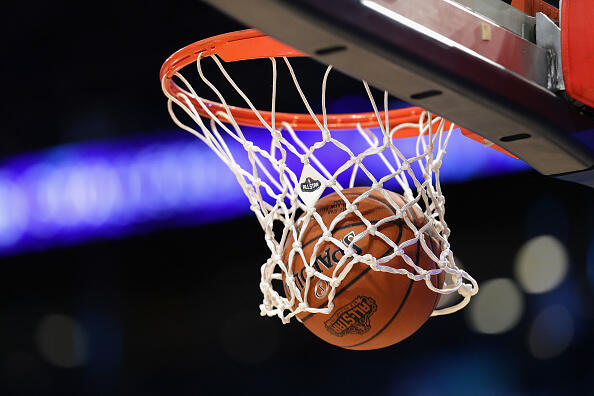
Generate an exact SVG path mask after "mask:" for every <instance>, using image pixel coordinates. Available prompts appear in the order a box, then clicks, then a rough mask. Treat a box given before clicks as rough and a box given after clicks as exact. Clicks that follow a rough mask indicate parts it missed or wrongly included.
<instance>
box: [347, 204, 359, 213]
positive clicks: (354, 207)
mask: <svg viewBox="0 0 594 396" xmlns="http://www.w3.org/2000/svg"><path fill="white" fill-rule="evenodd" d="M346 210H347V211H348V212H354V211H356V210H357V204H354V203H349V204H347V205H346Z"/></svg>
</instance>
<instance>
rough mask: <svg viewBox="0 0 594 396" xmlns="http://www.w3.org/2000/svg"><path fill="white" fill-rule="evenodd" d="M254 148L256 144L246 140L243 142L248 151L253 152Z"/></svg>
mask: <svg viewBox="0 0 594 396" xmlns="http://www.w3.org/2000/svg"><path fill="white" fill-rule="evenodd" d="M253 147H254V143H253V142H252V141H250V140H246V141H245V142H243V148H244V149H246V150H247V151H252V149H253Z"/></svg>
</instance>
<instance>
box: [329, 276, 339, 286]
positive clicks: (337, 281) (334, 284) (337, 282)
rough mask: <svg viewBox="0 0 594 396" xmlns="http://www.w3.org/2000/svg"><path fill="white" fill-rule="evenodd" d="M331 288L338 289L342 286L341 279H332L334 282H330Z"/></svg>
mask: <svg viewBox="0 0 594 396" xmlns="http://www.w3.org/2000/svg"><path fill="white" fill-rule="evenodd" d="M330 286H332V287H334V288H336V287H338V286H340V279H336V278H335V279H332V280H331V281H330Z"/></svg>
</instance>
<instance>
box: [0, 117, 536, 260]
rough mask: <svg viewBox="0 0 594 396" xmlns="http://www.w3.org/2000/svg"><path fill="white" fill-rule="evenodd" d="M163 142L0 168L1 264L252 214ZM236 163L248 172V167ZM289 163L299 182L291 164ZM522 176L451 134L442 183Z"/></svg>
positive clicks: (227, 184) (207, 162)
mask: <svg viewBox="0 0 594 396" xmlns="http://www.w3.org/2000/svg"><path fill="white" fill-rule="evenodd" d="M165 136H166V137H163V135H158V136H155V135H153V136H147V137H144V138H142V139H140V138H138V139H132V140H128V141H115V142H103V143H87V144H80V145H69V146H63V147H57V148H54V149H50V150H47V151H44V152H39V153H33V154H28V155H22V156H19V157H16V158H13V159H10V160H7V161H4V163H2V164H1V165H0V255H6V254H13V253H17V252H20V251H25V250H38V249H43V248H46V247H50V246H60V245H68V244H72V243H79V242H82V241H85V240H89V239H96V238H117V237H121V236H124V235H130V234H135V233H142V232H147V231H150V230H152V229H156V228H161V227H172V226H179V225H199V224H207V223H211V222H215V221H220V220H224V219H230V218H234V217H236V216H239V215H243V214H247V213H248V212H249V204H248V201H247V199H246V198H245V196H244V194H243V192H242V191H241V188H240V187H239V185H238V183H237V180H236V179H235V176H234V175H233V174H232V172H231V171H230V170H229V169H227V167H226V165H225V164H224V163H222V162H221V161H220V160H219V159H218V158H217V157H216V155H215V154H214V153H212V152H211V151H210V149H209V148H208V147H206V146H205V145H204V144H202V143H201V142H200V141H198V140H197V139H196V138H194V137H192V136H190V135H182V134H181V133H180V132H179V131H175V132H168V133H167V134H166V135H165ZM246 136H247V137H248V139H250V140H252V141H254V143H256V144H258V145H261V146H262V147H267V143H268V142H269V141H270V138H269V135H268V134H267V133H265V132H263V131H262V130H260V129H255V128H251V129H250V128H248V129H246ZM336 136H337V138H339V139H340V140H341V141H343V142H345V143H347V144H352V145H353V146H352V147H354V148H355V149H354V150H355V152H357V148H359V149H362V148H363V147H362V146H361V138H360V137H359V136H357V133H356V132H353V131H344V132H337V135H336ZM310 139H311V140H312V141H314V140H319V136H318V134H316V133H312V134H311V137H308V138H306V139H304V140H307V141H309V140H310ZM414 144H415V139H414V138H410V139H401V140H399V146H400V147H402V148H403V150H404V151H407V152H408V151H411V150H414ZM357 145H359V146H360V147H357ZM230 148H231V151H232V152H234V153H235V152H237V153H239V152H241V151H242V150H243V148H242V147H240V146H239V145H238V144H235V143H234V144H230ZM327 150H328V151H327V152H324V153H323V155H321V156H320V158H321V159H322V160H323V161H324V163H325V164H326V165H327V167H328V168H329V169H330V170H331V171H332V170H335V169H337V168H338V167H339V166H340V165H341V164H342V162H343V161H344V159H345V158H344V154H341V153H340V151H337V149H336V148H332V147H328V148H327ZM238 157H240V156H238ZM238 161H239V162H240V163H241V164H242V165H244V164H245V161H246V160H245V158H242V159H238ZM374 161H375V160H370V162H369V163H368V164H366V166H367V167H368V168H369V169H370V170H371V171H372V172H374V173H375V172H380V173H381V172H384V173H383V174H385V171H386V169H385V167H384V166H383V165H382V164H381V163H380V161H377V162H374ZM287 163H288V164H289V166H290V167H291V168H292V169H294V170H296V173H297V174H299V171H300V168H301V164H300V163H299V161H298V159H297V158H296V157H294V158H289V160H288V161H287ZM527 168H528V167H527V166H526V165H525V164H524V163H523V162H521V161H519V160H514V159H512V158H510V157H507V156H505V155H503V154H501V153H499V152H497V151H495V150H492V149H489V148H486V147H482V146H481V145H480V144H478V143H476V142H474V141H471V140H469V139H467V138H465V137H463V136H461V134H459V133H455V134H454V136H453V137H452V139H451V141H450V144H449V146H448V154H447V156H446V160H445V162H444V165H443V167H442V181H444V182H448V181H449V182H461V181H465V180H469V179H473V178H477V177H483V176H491V175H495V174H501V173H507V172H512V171H518V170H521V169H527ZM250 169H251V168H250ZM346 177H347V176H346V175H345V178H346ZM359 179H360V178H359V177H358V179H357V181H358V182H359V183H360V184H362V185H365V184H366V183H365V180H363V179H364V178H363V179H361V180H359ZM340 181H345V180H344V179H343V180H340ZM387 187H389V188H390V186H387Z"/></svg>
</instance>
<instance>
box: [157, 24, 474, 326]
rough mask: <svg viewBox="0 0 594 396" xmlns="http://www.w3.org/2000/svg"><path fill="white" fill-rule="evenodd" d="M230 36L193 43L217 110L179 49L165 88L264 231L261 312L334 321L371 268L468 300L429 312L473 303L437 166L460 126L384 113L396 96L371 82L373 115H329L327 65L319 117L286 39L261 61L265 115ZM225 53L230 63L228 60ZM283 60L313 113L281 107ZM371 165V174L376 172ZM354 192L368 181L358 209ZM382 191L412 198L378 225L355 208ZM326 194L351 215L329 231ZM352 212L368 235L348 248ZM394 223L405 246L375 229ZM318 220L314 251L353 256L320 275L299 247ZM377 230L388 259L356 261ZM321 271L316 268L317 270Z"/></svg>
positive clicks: (413, 112)
mask: <svg viewBox="0 0 594 396" xmlns="http://www.w3.org/2000/svg"><path fill="white" fill-rule="evenodd" d="M246 32H252V33H253V34H256V33H258V34H259V36H257V37H266V36H263V35H262V34H261V33H259V32H257V31H253V30H250V31H242V32H236V33H234V34H240V33H246ZM254 32H255V33H254ZM226 36H227V35H222V36H217V37H214V38H211V39H209V40H210V41H208V40H203V41H202V42H198V43H195V44H194V45H195V46H196V45H197V44H200V45H198V46H196V47H194V48H192V49H190V52H191V53H192V54H193V60H194V59H195V62H194V63H195V66H196V68H197V72H198V75H199V77H200V79H201V80H202V82H203V83H204V84H205V85H206V86H208V87H209V88H210V90H211V91H212V93H214V94H215V95H216V96H217V97H218V100H219V102H218V103H217V102H213V101H208V100H206V99H203V98H201V97H200V96H199V95H198V94H197V93H196V91H195V90H194V88H193V87H192V85H191V84H190V82H189V81H188V80H187V79H186V78H185V77H184V76H183V75H182V74H181V73H180V72H179V70H180V69H181V68H182V67H183V66H185V65H186V64H189V62H190V61H188V60H187V59H186V58H187V57H188V56H187V55H184V54H183V53H180V52H181V51H178V53H176V55H174V56H172V57H171V58H170V59H169V60H168V61H167V62H166V63H165V65H164V66H163V68H162V70H161V81H162V87H163V91H164V93H165V95H166V96H167V97H168V110H169V113H170V115H171V117H172V119H173V121H174V122H175V123H176V124H177V125H178V126H179V127H180V128H182V129H184V130H186V131H188V132H190V133H192V134H193V135H195V136H196V137H198V138H199V139H200V140H202V141H203V142H204V143H205V144H206V145H207V146H208V147H210V148H211V149H212V150H213V151H214V152H215V153H216V155H217V156H218V157H219V158H220V159H221V160H222V161H223V162H224V163H225V164H227V166H228V167H229V169H230V170H231V171H232V172H233V173H234V174H235V177H236V178H237V181H238V182H239V184H240V185H241V188H242V189H243V191H244V192H245V195H246V196H247V198H248V200H249V203H250V209H251V210H252V211H253V212H254V214H255V215H256V218H257V219H258V221H259V223H260V225H261V227H262V229H263V230H264V240H265V242H266V245H267V246H268V249H269V250H270V258H268V260H266V262H265V263H264V264H263V265H262V266H261V282H260V289H261V291H262V294H263V301H262V304H261V305H260V310H261V314H262V315H268V316H278V317H279V318H280V319H281V320H282V321H283V323H287V322H289V321H290V319H291V318H292V317H293V316H295V315H296V314H298V313H302V312H310V313H323V314H329V313H330V312H332V310H333V308H334V305H333V302H332V300H333V298H334V295H335V293H336V289H337V288H338V287H339V286H340V284H341V281H342V280H343V279H344V278H345V277H346V275H347V274H348V272H349V271H350V269H351V268H352V267H353V265H355V264H357V263H360V264H357V265H366V266H369V267H371V269H372V270H374V271H383V272H387V273H391V274H393V276H406V277H408V278H410V279H412V280H414V281H417V282H425V284H426V285H427V287H428V288H429V289H431V290H433V291H434V292H436V293H441V294H451V293H459V294H460V295H461V296H462V299H461V301H460V302H459V303H457V304H455V305H453V306H450V307H447V308H442V309H439V310H435V311H434V312H433V313H432V316H436V315H443V314H448V313H452V312H455V311H458V310H459V309H461V308H463V307H464V306H465V305H466V304H468V302H469V300H470V298H471V296H473V295H475V294H476V293H477V292H478V286H477V283H476V281H475V280H474V279H473V278H472V277H471V276H470V275H469V274H468V273H467V272H465V271H464V270H462V269H461V268H459V267H458V266H457V265H456V262H455V259H454V254H453V252H452V249H451V247H450V243H449V242H448V238H449V236H450V229H449V228H448V225H447V223H446V220H445V198H444V195H443V193H442V189H441V184H440V181H439V170H440V166H441V164H442V161H443V158H444V155H445V152H446V146H447V144H448V141H449V139H450V136H451V135H452V132H453V131H454V128H455V126H454V125H453V124H452V123H450V122H447V121H446V120H444V119H442V118H440V117H437V116H434V115H432V114H431V113H429V112H427V111H424V110H422V109H419V108H406V109H401V110H396V111H395V110H387V109H388V104H389V103H388V93H387V92H384V94H383V109H384V110H379V109H378V105H377V103H376V100H375V99H374V97H373V95H372V93H371V90H370V88H369V86H368V84H367V83H366V82H365V81H363V82H362V85H363V88H364V90H365V92H366V93H367V97H368V99H369V102H370V104H371V107H372V108H373V112H370V113H360V114H352V115H346V114H341V115H329V114H327V111H326V87H327V82H328V78H329V75H330V72H331V70H332V66H328V67H327V69H326V73H325V74H324V76H323V79H322V81H321V86H322V90H321V109H322V112H321V114H315V113H314V111H313V110H312V106H311V104H310V102H309V101H308V99H307V98H306V97H305V95H304V93H303V90H302V89H301V86H300V84H299V82H298V78H297V74H296V73H295V71H294V69H293V67H292V65H291V62H290V60H289V58H288V56H300V55H303V54H299V53H298V51H296V50H293V52H291V51H290V50H292V49H291V48H290V47H286V46H284V45H283V44H281V43H278V42H275V44H278V45H280V46H284V47H283V49H284V50H283V51H280V50H278V49H277V50H274V51H270V50H269V53H268V54H265V55H264V57H269V59H270V66H271V71H272V77H271V80H270V84H271V93H270V95H271V107H270V111H260V110H257V109H256V107H255V106H254V105H253V103H252V102H251V101H250V99H249V98H248V97H247V96H246V94H245V93H244V92H243V91H242V90H241V89H240V87H239V86H238V85H237V84H236V82H235V81H234V80H233V79H232V77H231V76H230V75H229V74H228V73H227V71H226V70H225V68H224V66H223V63H222V62H221V60H220V59H219V57H218V56H217V53H219V54H221V56H223V55H222V53H223V51H222V48H224V47H225V44H226V43H227V42H226V41H225V39H226ZM254 37H256V36H254ZM222 38H223V39H222ZM249 38H250V39H251V36H250V37H249ZM270 40H272V39H270ZM187 48H189V47H187ZM182 51H183V50H182ZM258 55H259V54H258ZM226 56H227V57H228V58H229V55H228V54H227V55H226ZM208 57H210V60H212V61H213V62H214V64H216V66H217V67H218V69H219V70H220V72H221V73H222V76H223V77H224V79H225V81H226V83H228V84H229V85H230V86H231V87H232V88H233V89H234V90H235V91H236V92H237V94H239V96H240V97H241V98H242V99H243V101H244V102H245V104H246V106H247V107H246V108H245V109H241V108H237V107H233V106H229V105H228V102H227V100H226V99H225V98H224V97H223V95H222V94H221V92H220V90H219V89H217V88H216V87H215V86H214V85H213V84H212V83H211V81H210V80H209V79H208V78H207V77H206V76H205V75H204V71H203V62H205V61H206V58H208ZM251 57H252V58H253V57H263V56H261V55H259V56H251ZM231 58H233V57H231ZM246 58H250V56H243V55H242V56H241V59H246ZM237 59H239V58H238V57H235V58H233V59H231V60H237ZM180 60H181V61H183V64H181V63H182V62H181V61H180ZM193 60H192V62H193ZM279 64H282V66H283V68H286V70H287V71H288V73H289V74H290V76H291V79H292V81H293V83H294V88H295V93H296V94H297V95H299V97H300V98H301V100H302V102H303V105H304V106H305V108H306V109H307V113H306V114H295V115H290V114H289V115H288V114H287V113H279V112H276V110H275V106H276V95H277V73H278V71H279V68H280V67H279V66H280V65H279ZM174 78H175V79H176V80H177V81H178V82H180V83H181V87H180V86H179V85H177V84H176V83H174V82H173V79H174ZM266 86H268V81H267V82H266ZM182 87H183V88H182ZM176 108H179V109H181V110H182V111H183V113H185V114H186V115H187V116H188V117H189V118H190V119H191V122H187V123H186V122H184V121H182V120H181V119H180V117H178V115H177V114H176V112H175V111H174V109H176ZM184 118H186V117H184ZM256 125H257V126H259V128H260V129H259V130H258V131H256V132H255V133H254V130H253V128H252V127H253V126H256ZM298 128H299V129H298ZM314 128H315V129H314ZM345 129H347V131H345ZM348 129H350V130H348ZM401 137H412V139H416V140H415V142H414V144H412V145H410V144H409V146H410V147H412V150H409V151H411V152H406V150H404V149H402V147H400V148H399V143H398V141H399V138H401ZM408 140H409V141H410V140H411V139H408ZM370 167H373V168H374V169H373V171H371V170H370ZM415 168H416V169H415ZM380 170H381V171H380ZM354 186H368V187H369V189H368V190H367V191H366V192H365V193H363V194H361V196H360V197H358V198H357V199H356V200H355V201H354V202H353V203H351V201H349V200H348V199H347V198H346V197H345V196H344V195H342V194H341V191H342V190H343V189H344V188H347V187H354ZM384 188H387V189H390V190H396V189H400V191H395V192H399V193H401V194H402V195H403V196H404V197H405V199H406V201H407V203H406V204H405V205H404V206H403V207H399V206H398V205H397V204H396V203H395V202H394V201H393V200H392V199H391V198H390V197H389V195H388V194H384V197H385V199H386V201H388V202H390V204H391V205H392V207H393V211H394V215H393V216H390V217H389V218H385V219H382V220H381V221H380V222H375V221H374V222H373V223H372V222H370V221H369V220H368V219H366V218H365V217H364V216H363V214H362V213H360V212H359V211H358V210H357V202H360V201H361V200H364V199H366V198H367V197H368V196H369V195H370V194H371V193H372V192H374V191H380V192H381V191H382V190H383V189H384ZM324 192H325V193H326V194H330V193H332V192H336V193H338V195H339V196H340V197H341V198H342V199H343V200H344V202H345V206H344V208H345V209H344V211H343V212H342V213H339V214H337V216H336V218H335V219H334V220H333V221H332V223H331V225H330V226H326V225H325V224H324V221H323V220H322V218H321V217H320V215H319V214H318V213H317V212H316V210H315V208H314V206H315V203H316V202H317V200H318V199H319V198H320V196H321V195H322V194H323V193H324ZM413 205H418V206H419V207H420V208H421V210H422V211H423V213H424V217H425V219H426V223H425V224H424V225H423V226H421V227H420V228H417V227H416V226H415V222H414V219H411V218H410V214H409V213H410V212H413V211H409V210H408V209H409V208H411V207H412V206H413ZM353 212H354V213H356V214H357V215H358V216H359V217H360V218H361V221H362V223H364V224H365V225H366V229H365V230H364V231H362V232H360V233H359V234H356V235H354V237H353V238H351V240H350V241H347V240H338V239H335V238H333V237H332V231H333V230H334V226H335V225H336V224H337V223H338V222H340V220H341V219H343V218H344V217H345V216H346V215H347V214H349V213H353ZM397 219H401V220H403V221H404V222H405V223H406V225H407V226H408V227H409V228H410V229H411V230H412V231H413V232H414V237H413V238H411V239H409V240H405V241H400V243H399V244H396V243H395V242H394V241H391V240H390V239H389V238H387V237H386V236H385V235H383V234H382V233H381V232H380V231H378V225H379V224H381V223H384V222H388V221H394V220H397ZM312 221H317V222H318V223H319V225H320V227H321V229H322V230H323V235H322V236H321V237H320V238H319V239H318V240H317V241H316V247H314V252H315V251H316V250H317V249H318V248H317V247H318V246H319V245H321V244H323V243H326V242H328V241H330V242H332V243H333V244H334V245H336V247H337V248H338V249H341V251H342V252H344V254H343V255H342V256H341V258H340V260H339V261H338V263H336V266H335V268H334V271H333V273H332V275H331V276H327V275H324V274H323V273H321V272H319V271H318V270H316V263H315V260H316V254H315V253H314V254H312V257H305V256H304V253H303V249H302V245H303V243H304V242H305V241H303V240H302V236H303V234H304V231H305V229H306V228H307V225H308V224H309V222H312ZM368 235H374V236H376V237H380V238H382V239H383V240H384V241H386V243H388V244H389V245H390V247H391V251H390V254H388V255H386V256H384V257H374V256H372V255H370V254H364V253H365V252H360V251H359V253H362V254H361V255H360V254H358V251H357V249H355V248H354V247H355V246H356V243H357V241H359V240H361V239H362V238H365V237H366V236H368ZM289 236H292V238H289ZM429 236H431V237H433V238H435V239H436V240H438V241H439V243H440V245H441V254H440V255H439V257H438V256H436V255H435V254H434V252H433V251H432V250H431V248H430V247H429V246H428V243H427V242H428V241H427V240H426V238H428V237H429ZM288 239H292V240H293V241H296V242H294V243H293V244H292V246H291V247H290V248H291V252H290V254H289V255H288V259H287V261H288V262H284V261H283V259H282V257H283V251H284V250H285V244H286V241H287V240H288ZM417 243H420V245H421V247H422V248H423V249H424V250H425V252H426V253H427V255H428V256H429V257H430V258H431V260H433V261H434V262H435V263H436V266H435V269H431V270H425V269H423V268H421V267H420V266H418V265H417V263H415V262H414V260H413V259H411V257H409V256H408V255H407V254H406V253H405V248H406V247H407V246H410V245H414V244H417ZM287 248H289V247H287ZM297 256H300V257H301V259H302V260H303V262H304V263H305V268H304V271H301V273H300V274H294V273H293V270H292V268H293V261H294V258H295V257H297ZM397 256H399V257H401V258H402V260H403V261H404V262H405V263H406V266H404V267H403V268H393V267H391V266H390V265H387V263H388V262H389V261H390V260H392V259H394V258H395V257H397ZM317 268H318V269H319V265H318V266H317ZM442 272H445V277H444V279H445V281H444V284H443V285H441V287H435V286H434V284H433V283H432V281H431V279H432V276H434V275H438V274H441V273H442ZM296 277H301V279H300V280H299V282H300V283H301V282H302V284H303V285H304V292H303V293H302V292H300V291H299V289H298V288H297V286H296V279H295V278H296ZM319 280H322V281H324V282H326V285H328V286H329V287H330V290H329V293H328V304H327V305H326V306H325V307H323V308H314V307H312V306H310V304H309V302H308V301H307V296H308V291H309V289H310V287H312V288H313V287H314V284H316V282H319ZM283 282H286V287H287V289H288V291H289V293H284V292H283V289H284V285H283ZM285 294H287V295H288V297H287V296H286V295H285Z"/></svg>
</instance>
